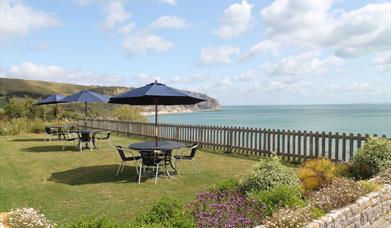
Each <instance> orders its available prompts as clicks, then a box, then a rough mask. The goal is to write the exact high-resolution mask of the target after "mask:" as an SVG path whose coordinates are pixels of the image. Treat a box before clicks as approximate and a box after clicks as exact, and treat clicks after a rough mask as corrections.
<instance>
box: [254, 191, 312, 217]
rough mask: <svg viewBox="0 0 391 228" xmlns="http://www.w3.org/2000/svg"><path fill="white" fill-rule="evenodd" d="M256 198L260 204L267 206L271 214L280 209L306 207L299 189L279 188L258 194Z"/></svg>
mask: <svg viewBox="0 0 391 228" xmlns="http://www.w3.org/2000/svg"><path fill="white" fill-rule="evenodd" d="M256 197H257V199H258V200H259V202H260V203H263V204H265V205H266V206H267V211H268V213H269V214H271V213H272V212H273V211H275V210H276V209H277V208H280V207H284V208H292V207H303V206H304V205H305V203H304V201H303V200H302V196H301V193H300V190H299V188H298V187H290V186H277V187H275V188H272V189H270V190H266V191H261V192H258V193H257V194H256Z"/></svg>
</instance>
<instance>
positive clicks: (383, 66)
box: [373, 50, 391, 72]
mask: <svg viewBox="0 0 391 228" xmlns="http://www.w3.org/2000/svg"><path fill="white" fill-rule="evenodd" d="M373 63H374V64H375V65H376V68H377V69H378V70H379V71H382V72H388V71H391V50H388V51H385V52H381V53H379V54H378V55H376V56H375V58H374V59H373Z"/></svg>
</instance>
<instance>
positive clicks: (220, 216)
mask: <svg viewBox="0 0 391 228" xmlns="http://www.w3.org/2000/svg"><path fill="white" fill-rule="evenodd" d="M265 209H266V205H264V204H261V203H259V202H258V200H252V199H250V198H248V197H246V196H245V195H243V194H242V193H240V192H239V191H226V192H224V193H221V192H218V191H206V192H202V193H199V194H198V195H197V197H196V199H195V200H194V201H193V202H192V203H191V204H190V205H189V210H190V212H191V213H192V215H193V217H194V219H195V222H196V224H197V226H198V227H253V226H255V225H258V224H259V223H260V221H261V219H262V218H263V217H265V215H266V213H265V212H266V210H265Z"/></svg>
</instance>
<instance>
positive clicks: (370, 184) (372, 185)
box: [357, 180, 381, 192]
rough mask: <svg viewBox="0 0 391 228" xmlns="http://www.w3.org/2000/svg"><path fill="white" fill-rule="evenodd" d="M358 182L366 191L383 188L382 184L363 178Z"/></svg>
mask: <svg viewBox="0 0 391 228" xmlns="http://www.w3.org/2000/svg"><path fill="white" fill-rule="evenodd" d="M357 184H358V185H359V186H360V187H361V188H362V189H363V190H364V191H366V192H376V191H379V190H380V189H381V186H380V185H379V184H377V183H376V182H372V181H367V180H362V181H358V182H357Z"/></svg>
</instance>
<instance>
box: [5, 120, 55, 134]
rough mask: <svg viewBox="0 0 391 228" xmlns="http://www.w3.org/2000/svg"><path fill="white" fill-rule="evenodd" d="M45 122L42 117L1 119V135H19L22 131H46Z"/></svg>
mask: <svg viewBox="0 0 391 228" xmlns="http://www.w3.org/2000/svg"><path fill="white" fill-rule="evenodd" d="M49 124H50V123H45V122H44V121H43V120H41V119H35V120H30V119H26V118H17V119H11V120H2V121H0V135H18V134H22V133H42V132H44V131H45V126H46V125H49Z"/></svg>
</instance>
